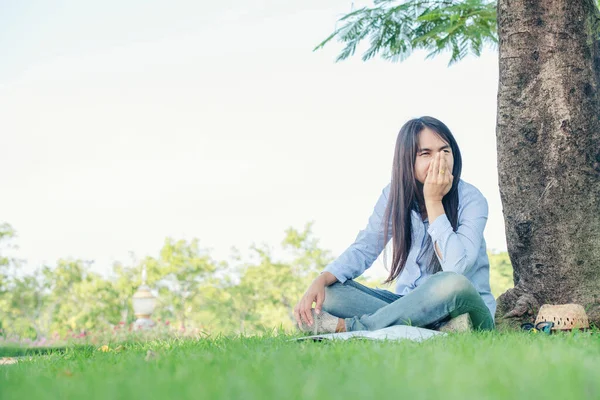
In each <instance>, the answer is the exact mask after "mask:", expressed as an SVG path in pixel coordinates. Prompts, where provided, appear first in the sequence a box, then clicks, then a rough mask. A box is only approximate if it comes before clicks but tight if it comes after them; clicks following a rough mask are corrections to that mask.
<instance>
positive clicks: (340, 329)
mask: <svg viewBox="0 0 600 400" xmlns="http://www.w3.org/2000/svg"><path fill="white" fill-rule="evenodd" d="M335 331H336V332H346V323H345V322H344V320H343V319H342V318H339V319H338V324H337V327H336V328H335Z"/></svg>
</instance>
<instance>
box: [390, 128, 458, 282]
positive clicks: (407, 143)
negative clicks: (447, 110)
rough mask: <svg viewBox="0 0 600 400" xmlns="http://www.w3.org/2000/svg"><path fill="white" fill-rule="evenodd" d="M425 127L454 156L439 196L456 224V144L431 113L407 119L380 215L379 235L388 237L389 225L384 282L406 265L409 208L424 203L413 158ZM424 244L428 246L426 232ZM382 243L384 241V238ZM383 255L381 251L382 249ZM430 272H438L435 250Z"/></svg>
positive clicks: (415, 155)
mask: <svg viewBox="0 0 600 400" xmlns="http://www.w3.org/2000/svg"><path fill="white" fill-rule="evenodd" d="M425 128H429V129H431V130H432V131H433V132H435V133H437V134H438V135H439V136H440V138H441V139H442V140H444V141H445V142H447V143H448V144H449V145H450V148H451V150H452V155H453V156H454V166H453V168H452V176H453V177H454V180H453V182H452V188H451V189H450V191H449V192H448V193H447V194H446V195H445V196H444V198H443V199H442V204H443V205H444V211H445V212H446V215H447V216H448V219H449V220H450V224H451V225H452V228H453V229H454V230H455V231H456V228H457V225H458V182H459V180H460V173H461V171H462V158H461V155H460V150H459V148H458V144H457V143H456V140H455V139H454V136H453V135H452V132H450V129H448V127H447V126H446V125H444V123H443V122H441V121H439V120H437V119H435V118H433V117H421V118H415V119H411V120H410V121H408V122H407V123H405V124H404V125H403V126H402V128H400V133H398V138H397V139H396V150H395V152H394V164H393V166H392V182H391V185H390V194H389V198H388V203H387V207H386V210H385V215H384V218H383V224H384V233H383V237H384V238H388V237H389V228H390V225H391V228H392V243H393V251H392V252H393V257H392V266H391V268H390V275H389V276H388V278H387V279H386V280H385V283H389V282H392V281H393V280H395V279H396V278H397V277H398V276H399V275H400V273H401V272H402V270H403V269H404V266H405V265H406V260H407V258H408V253H409V251H410V248H411V245H412V235H411V232H412V224H411V211H412V210H417V209H418V206H419V205H423V204H425V202H424V199H423V185H422V184H421V183H420V182H418V181H417V179H416V177H415V160H416V157H417V151H418V147H419V133H421V131H422V130H423V129H425ZM428 240H429V243H428V246H432V244H431V238H430V237H429V236H428ZM384 243H385V241H384ZM384 257H385V252H384ZM428 268H429V270H430V271H431V272H432V273H435V272H438V271H439V270H440V269H441V267H440V265H439V261H438V259H437V257H436V256H435V251H434V252H433V256H432V258H431V261H430V263H429V267H428Z"/></svg>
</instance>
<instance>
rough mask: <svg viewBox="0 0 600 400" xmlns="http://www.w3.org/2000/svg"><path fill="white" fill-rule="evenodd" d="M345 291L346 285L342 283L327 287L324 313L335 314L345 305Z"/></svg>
mask: <svg viewBox="0 0 600 400" xmlns="http://www.w3.org/2000/svg"><path fill="white" fill-rule="evenodd" d="M344 289H345V288H344V285H342V284H341V283H340V282H335V283H333V284H331V285H329V286H326V287H325V301H323V310H324V311H327V312H328V313H330V314H334V313H335V312H336V311H337V310H338V309H339V307H340V306H342V305H343V304H344V301H343V294H342V292H343V291H344ZM334 315H335V314H334Z"/></svg>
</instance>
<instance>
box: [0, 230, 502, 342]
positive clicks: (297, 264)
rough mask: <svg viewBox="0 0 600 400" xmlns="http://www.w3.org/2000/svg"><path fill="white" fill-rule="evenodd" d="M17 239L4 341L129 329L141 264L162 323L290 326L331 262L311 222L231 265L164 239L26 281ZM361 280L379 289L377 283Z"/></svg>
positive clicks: (498, 289)
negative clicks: (125, 257) (142, 251)
mask: <svg viewBox="0 0 600 400" xmlns="http://www.w3.org/2000/svg"><path fill="white" fill-rule="evenodd" d="M14 238H15V232H14V230H13V229H12V227H10V226H9V225H7V224H4V225H0V324H1V325H0V328H1V329H2V335H4V336H18V337H21V338H30V339H36V338H37V339H39V338H48V337H81V336H85V335H87V334H88V333H89V332H94V333H95V334H97V333H101V332H113V331H114V330H116V329H122V328H123V327H129V326H131V323H132V322H133V321H134V320H135V316H134V315H133V309H132V304H131V298H132V296H133V294H134V293H135V291H136V290H137V288H138V287H139V285H140V284H141V283H142V282H141V271H142V269H143V267H144V266H145V267H146V270H147V284H148V285H149V286H150V287H152V288H153V290H154V291H155V294H156V295H157V304H156V309H155V311H154V313H153V315H152V318H153V320H155V321H157V323H159V324H160V325H161V326H162V327H165V326H167V325H168V326H169V327H170V329H172V330H176V331H177V332H180V333H183V332H185V331H188V332H189V331H191V330H194V331H200V332H204V333H211V334H215V333H240V332H244V333H246V334H252V333H258V332H266V331H272V330H273V329H275V328H283V329H293V327H294V323H293V315H292V308H293V307H294V305H295V304H296V302H297V301H298V300H299V298H300V297H301V296H302V294H303V292H304V290H305V289H306V288H307V287H308V285H309V284H310V282H311V281H312V280H313V279H314V278H315V277H316V276H317V275H318V274H319V273H320V271H322V270H323V269H324V268H325V266H326V265H327V264H329V263H330V262H331V261H333V259H334V257H333V256H332V255H331V253H330V252H329V251H327V250H324V249H322V248H321V247H320V246H319V241H318V240H317V238H315V237H314V235H313V233H312V223H308V224H306V225H305V226H304V228H303V229H302V230H297V229H294V228H289V229H287V230H286V232H285V235H284V239H283V241H282V242H281V245H280V247H279V248H277V249H272V248H270V247H269V246H266V245H254V246H252V247H251V248H250V256H249V259H247V260H243V259H242V258H241V257H240V256H239V252H237V251H236V250H235V249H234V257H232V259H233V261H231V262H229V263H226V262H223V261H218V260H214V259H213V258H212V257H210V254H209V252H208V250H206V249H204V248H202V247H201V246H200V242H199V241H198V239H193V240H190V241H186V240H174V239H172V238H166V239H165V242H164V244H163V246H162V248H161V249H160V251H159V253H158V255H157V256H156V257H145V258H143V259H141V260H136V259H135V258H133V257H132V260H131V261H130V262H129V263H115V264H114V265H113V266H112V271H111V274H110V275H109V276H107V277H104V276H102V275H100V274H98V273H96V272H94V271H92V270H91V265H92V263H91V262H89V261H83V260H70V259H60V260H58V261H57V263H56V266H54V267H52V268H51V267H48V266H42V267H40V268H39V269H37V270H36V271H35V272H34V273H32V274H29V275H27V274H20V273H18V271H19V269H18V263H17V262H16V261H15V260H12V259H10V258H9V257H7V256H5V253H6V251H5V250H6V249H8V248H9V247H10V246H11V245H12V240H13V239H14ZM274 253H275V254H280V256H278V257H275V256H274V255H273V254H274ZM489 256H490V263H491V270H490V277H491V284H492V292H493V293H494V295H495V296H496V297H497V296H498V295H499V294H501V293H502V292H503V291H505V290H506V289H507V288H508V287H511V286H512V268H511V265H510V260H509V258H508V254H507V253H506V252H504V253H490V254H489ZM357 280H358V281H359V282H361V283H363V284H365V285H367V286H371V287H376V286H381V280H380V279H376V278H365V277H364V276H362V277H359V278H358V279H357Z"/></svg>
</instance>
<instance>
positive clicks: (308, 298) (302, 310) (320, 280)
mask: <svg viewBox="0 0 600 400" xmlns="http://www.w3.org/2000/svg"><path fill="white" fill-rule="evenodd" d="M336 281H337V279H336V277H335V276H334V275H333V274H332V273H330V272H323V273H322V274H321V275H319V276H318V277H317V278H316V279H315V280H314V281H313V283H311V284H310V286H309V287H308V289H306V293H304V296H302V298H301V299H300V301H299V302H298V304H296V307H294V318H295V319H296V323H297V324H298V327H300V326H301V325H302V321H304V322H305V323H307V324H308V325H309V326H312V324H313V323H314V321H313V317H312V312H311V309H312V304H313V303H316V305H315V312H316V313H317V314H319V313H320V312H321V308H322V307H323V302H324V301H325V287H326V286H329V285H331V284H332V283H333V282H336Z"/></svg>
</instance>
